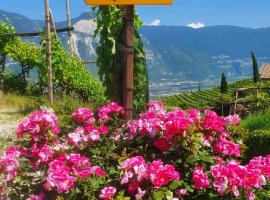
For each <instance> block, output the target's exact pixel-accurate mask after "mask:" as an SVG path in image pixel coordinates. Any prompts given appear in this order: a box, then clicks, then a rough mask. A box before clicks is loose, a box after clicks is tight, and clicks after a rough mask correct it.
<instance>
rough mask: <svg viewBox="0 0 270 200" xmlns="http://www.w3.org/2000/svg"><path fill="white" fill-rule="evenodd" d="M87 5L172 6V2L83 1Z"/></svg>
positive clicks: (157, 0)
mask: <svg viewBox="0 0 270 200" xmlns="http://www.w3.org/2000/svg"><path fill="white" fill-rule="evenodd" d="M85 3H86V4H88V5H172V4H173V0H85Z"/></svg>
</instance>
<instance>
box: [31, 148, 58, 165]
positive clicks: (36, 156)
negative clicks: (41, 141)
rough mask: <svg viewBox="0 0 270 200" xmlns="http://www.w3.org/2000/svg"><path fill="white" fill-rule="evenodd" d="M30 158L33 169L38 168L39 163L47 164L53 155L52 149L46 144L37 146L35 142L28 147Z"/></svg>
mask: <svg viewBox="0 0 270 200" xmlns="http://www.w3.org/2000/svg"><path fill="white" fill-rule="evenodd" d="M30 153H31V155H30V159H31V163H32V165H33V167H34V169H38V168H39V166H40V165H41V164H48V163H49V162H50V161H51V160H52V159H53V155H54V151H53V150H52V148H51V147H50V146H48V145H44V146H42V147H38V145H37V144H34V145H32V146H31V148H30Z"/></svg>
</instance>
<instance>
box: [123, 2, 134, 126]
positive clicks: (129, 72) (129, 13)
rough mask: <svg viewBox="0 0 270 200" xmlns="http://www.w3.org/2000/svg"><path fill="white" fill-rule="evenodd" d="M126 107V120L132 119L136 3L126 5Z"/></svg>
mask: <svg viewBox="0 0 270 200" xmlns="http://www.w3.org/2000/svg"><path fill="white" fill-rule="evenodd" d="M124 39H125V53H124V101H123V102H124V107H125V109H126V116H125V120H126V122H128V121H129V120H132V115H133V64H134V5H128V6H125V16H124Z"/></svg>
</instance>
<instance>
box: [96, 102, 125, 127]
mask: <svg viewBox="0 0 270 200" xmlns="http://www.w3.org/2000/svg"><path fill="white" fill-rule="evenodd" d="M112 114H118V115H119V116H124V114H125V109H124V108H123V107H121V106H119V105H118V104H117V103H109V104H107V105H105V106H102V107H101V108H99V110H98V117H99V122H105V123H107V122H109V121H110V117H111V115H112Z"/></svg>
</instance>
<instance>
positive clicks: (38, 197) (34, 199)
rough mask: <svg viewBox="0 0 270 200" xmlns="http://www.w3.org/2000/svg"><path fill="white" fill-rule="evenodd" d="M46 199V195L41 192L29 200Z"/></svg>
mask: <svg viewBox="0 0 270 200" xmlns="http://www.w3.org/2000/svg"><path fill="white" fill-rule="evenodd" d="M44 199H45V194H44V193H43V192H41V193H40V194H38V195H31V196H30V197H29V198H28V199H27V200H44Z"/></svg>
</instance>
